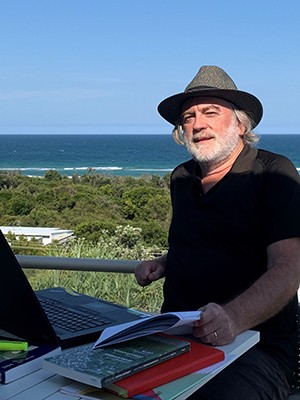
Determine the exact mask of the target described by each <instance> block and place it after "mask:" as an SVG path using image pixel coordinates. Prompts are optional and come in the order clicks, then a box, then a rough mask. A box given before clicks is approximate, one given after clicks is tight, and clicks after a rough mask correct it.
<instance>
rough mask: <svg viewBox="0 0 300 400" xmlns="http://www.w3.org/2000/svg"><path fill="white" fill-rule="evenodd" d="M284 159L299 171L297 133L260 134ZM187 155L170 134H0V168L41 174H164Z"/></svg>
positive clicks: (299, 140)
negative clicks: (56, 172)
mask: <svg viewBox="0 0 300 400" xmlns="http://www.w3.org/2000/svg"><path fill="white" fill-rule="evenodd" d="M258 147H260V148H264V149H267V150H270V151H272V152H274V153H280V154H283V155H285V156H286V157H288V158H289V159H290V160H291V161H292V162H293V163H294V165H295V166H296V168H297V169H298V171H299V173H300V135H288V134H284V135H262V136H261V139H260V142H259V146H258ZM188 158H189V156H188V154H187V152H186V150H185V148H184V147H183V146H180V145H178V144H176V143H175V142H174V141H173V138H172V136H171V134H170V135H166V134H163V135H160V134H112V135H105V134H101V135H96V134H89V135H82V134H74V135H72V134H62V135H46V134H43V135H38V134H33V135H27V134H22V135H16V134H13V135H0V170H6V171H20V172H21V173H22V174H23V175H28V176H38V177H42V176H44V174H45V172H46V171H48V170H50V169H52V170H56V171H58V172H59V173H60V174H62V175H68V176H72V175H74V174H77V175H82V174H85V173H87V172H88V171H89V169H93V170H95V172H97V173H107V174H111V175H127V176H141V175H149V174H157V175H160V176H162V175H165V174H167V173H169V172H171V171H172V170H173V169H174V167H175V166H176V165H178V164H179V163H181V162H183V161H185V160H187V159H188Z"/></svg>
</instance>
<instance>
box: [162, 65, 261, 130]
mask: <svg viewBox="0 0 300 400" xmlns="http://www.w3.org/2000/svg"><path fill="white" fill-rule="evenodd" d="M191 97H217V98H219V99H222V100H226V101H229V102H230V103H232V104H234V105H236V106H237V107H238V108H239V109H240V110H243V111H245V112H246V113H247V114H248V115H249V116H250V118H251V119H252V120H253V122H254V127H255V126H256V125H258V123H259V122H260V120H261V118H262V114H263V107H262V104H261V102H260V101H259V100H258V98H256V97H255V96H253V95H252V94H250V93H247V92H243V91H241V90H238V89H237V87H236V85H235V83H234V82H233V80H232V79H231V78H230V76H229V75H227V73H226V72H225V71H223V70H222V69H221V68H219V67H216V66H203V67H201V68H200V69H199V71H198V73H197V75H196V76H195V78H194V79H193V80H192V82H191V83H189V84H188V86H187V87H186V88H185V90H184V92H183V93H178V94H175V95H174V96H171V97H168V98H166V99H165V100H163V101H162V102H161V103H160V104H159V105H158V112H159V113H160V115H161V116H162V117H163V118H164V119H165V120H167V121H168V122H170V123H171V124H173V125H174V126H175V125H177V123H178V122H179V119H180V114H181V107H182V105H183V103H184V101H185V100H187V99H190V98H191Z"/></svg>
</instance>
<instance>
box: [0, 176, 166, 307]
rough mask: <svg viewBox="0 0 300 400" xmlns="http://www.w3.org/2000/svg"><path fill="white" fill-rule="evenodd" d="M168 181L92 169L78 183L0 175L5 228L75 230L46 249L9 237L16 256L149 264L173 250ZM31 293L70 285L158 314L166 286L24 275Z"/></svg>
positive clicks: (0, 220)
mask: <svg viewBox="0 0 300 400" xmlns="http://www.w3.org/2000/svg"><path fill="white" fill-rule="evenodd" d="M170 218H171V206H170V197H169V176H164V177H159V176H156V175H154V176H145V177H141V178H133V177H115V176H108V175H104V174H96V173H94V171H93V170H90V171H89V172H88V174H86V175H83V176H77V175H75V176H73V177H72V178H68V177H64V176H61V175H60V174H59V173H57V172H56V171H48V172H47V173H46V174H45V176H44V178H43V179H40V178H31V177H26V176H22V175H21V174H19V173H11V172H0V225H10V226H44V227H59V228H62V229H72V230H74V233H75V235H76V238H77V239H76V240H73V241H71V242H68V243H66V244H64V245H57V244H55V243H54V244H52V245H50V246H41V245H40V244H39V243H38V242H37V241H34V240H31V241H30V242H28V241H27V240H26V239H25V238H20V239H19V240H16V239H15V238H14V237H13V236H11V237H9V241H10V243H11V246H12V248H13V250H14V252H15V253H16V254H32V255H45V256H57V257H80V258H85V257H88V258H106V259H135V260H141V259H147V258H151V257H154V256H155V255H157V254H161V253H163V252H164V251H165V249H166V247H167V232H168V227H169V223H170ZM25 272H26V274H27V276H28V277H29V279H30V281H31V283H32V285H33V287H34V288H35V289H41V288H44V287H49V286H64V287H66V288H69V289H70V290H76V291H79V292H84V293H87V294H91V295H93V296H99V297H102V298H104V299H107V300H109V301H113V302H116V303H120V304H124V305H126V306H127V307H133V308H138V309H142V310H145V311H158V310H159V308H160V306H161V302H162V282H161V281H159V282H155V283H154V284H152V285H150V286H149V287H147V288H141V287H139V286H138V285H137V284H136V282H135V278H134V276H133V274H121V273H103V272H75V271H33V270H28V271H27V270H26V271H25Z"/></svg>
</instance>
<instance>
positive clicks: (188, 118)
mask: <svg viewBox="0 0 300 400" xmlns="http://www.w3.org/2000/svg"><path fill="white" fill-rule="evenodd" d="M192 119H193V116H192V115H187V116H186V117H183V123H184V124H188V123H189V122H191V121H192Z"/></svg>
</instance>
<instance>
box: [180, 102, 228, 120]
mask: <svg viewBox="0 0 300 400" xmlns="http://www.w3.org/2000/svg"><path fill="white" fill-rule="evenodd" d="M212 108H213V109H214V110H216V111H220V110H221V107H220V106H218V105H217V104H208V105H206V106H204V107H203V108H201V111H204V112H205V111H208V110H210V109H212ZM191 114H194V111H190V110H185V111H183V113H182V114H181V116H182V117H184V116H185V115H191Z"/></svg>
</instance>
